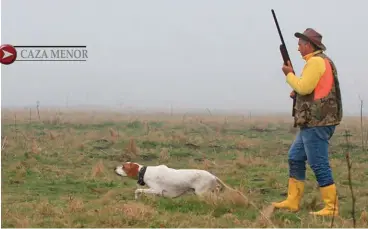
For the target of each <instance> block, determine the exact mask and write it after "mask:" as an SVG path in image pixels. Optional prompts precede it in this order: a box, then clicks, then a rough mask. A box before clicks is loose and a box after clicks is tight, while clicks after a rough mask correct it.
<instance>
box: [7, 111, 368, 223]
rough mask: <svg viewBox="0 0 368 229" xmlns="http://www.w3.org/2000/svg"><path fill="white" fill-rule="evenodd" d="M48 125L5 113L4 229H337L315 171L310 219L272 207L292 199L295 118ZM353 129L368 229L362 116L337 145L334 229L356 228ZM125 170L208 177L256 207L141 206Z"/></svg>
mask: <svg viewBox="0 0 368 229" xmlns="http://www.w3.org/2000/svg"><path fill="white" fill-rule="evenodd" d="M40 116H41V120H40V121H39V120H38V116H37V114H32V115H31V116H30V114H29V110H5V109H4V110H3V112H2V144H1V146H2V152H1V153H2V162H1V163H2V167H3V169H2V227H272V226H273V225H274V226H276V227H329V226H330V219H328V218H318V217H311V216H309V215H308V212H309V211H310V210H315V209H318V208H320V207H321V206H322V205H321V204H322V201H321V197H320V194H319V190H318V189H317V188H316V181H315V178H314V176H313V173H312V172H311V170H310V169H309V168H308V173H307V177H308V180H307V181H306V191H305V195H304V198H303V202H302V209H301V211H300V212H298V213H289V212H286V211H280V210H275V209H273V207H272V206H270V202H272V201H278V200H281V199H283V198H284V196H283V195H284V194H285V192H286V185H287V174H288V166H287V150H288V148H289V146H290V144H291V143H292V141H293V138H294V134H295V129H291V128H290V126H291V117H281V116H280V117H277V116H275V117H255V116H252V117H251V118H250V117H249V118H248V117H244V116H240V115H228V116H226V117H225V116H217V115H214V114H213V113H211V114H204V115H202V114H196V115H190V114H185V115H184V114H183V115H172V116H171V115H170V114H167V115H166V114H151V115H150V114H134V115H128V114H119V113H117V112H107V111H106V112H95V111H89V112H87V111H75V110H74V111H73V110H51V109H50V110H40ZM30 117H33V119H34V120H30ZM35 117H36V118H37V119H35ZM15 118H16V119H15ZM364 121H365V122H367V121H368V120H367V118H365V120H364ZM345 128H348V129H349V130H350V132H351V133H352V135H353V137H352V138H351V139H352V140H351V147H350V151H351V152H350V153H351V159H352V161H353V168H352V174H351V176H352V180H353V186H354V192H355V195H356V198H357V202H356V215H357V226H358V227H367V226H368V222H367V211H368V209H367V206H368V183H367V182H366V177H367V176H368V173H367V171H368V164H367V162H368V154H367V152H363V151H362V149H361V136H360V135H361V132H362V131H361V129H360V119H359V118H353V117H347V118H345V119H344V122H343V123H342V125H340V126H339V127H338V129H337V132H336V134H335V136H334V137H333V139H332V141H331V147H330V152H331V153H330V157H331V167H332V169H333V172H334V177H335V180H336V184H337V186H338V189H339V197H340V209H341V213H340V216H339V217H337V218H336V219H335V222H334V227H352V225H353V224H352V220H351V215H350V210H351V209H350V208H351V200H350V191H349V186H348V180H347V175H348V173H347V171H346V166H345V164H346V163H345V158H344V154H343V150H342V149H343V147H345V145H344V144H345V143H344V137H343V136H342V134H343V132H344V130H345ZM366 129H367V128H366ZM123 161H137V162H140V163H142V164H145V165H157V164H160V163H164V164H167V165H168V166H170V167H174V168H200V169H206V170H208V171H210V172H212V173H214V174H215V175H217V176H218V177H220V178H221V179H222V180H223V181H224V182H226V183H227V184H229V185H230V186H232V187H233V188H235V189H237V190H239V191H241V192H242V193H243V194H245V195H246V197H247V199H244V198H243V197H242V196H241V195H239V194H238V193H236V192H232V191H219V192H218V193H217V195H208V196H206V197H204V198H198V197H196V196H194V195H186V196H183V197H180V198H177V199H173V200H170V199H165V198H160V197H152V196H142V198H141V199H140V200H139V201H135V200H134V190H135V188H136V181H134V180H131V179H122V178H121V177H118V176H116V175H115V174H114V172H113V168H114V167H115V166H116V165H118V164H120V163H121V162H123Z"/></svg>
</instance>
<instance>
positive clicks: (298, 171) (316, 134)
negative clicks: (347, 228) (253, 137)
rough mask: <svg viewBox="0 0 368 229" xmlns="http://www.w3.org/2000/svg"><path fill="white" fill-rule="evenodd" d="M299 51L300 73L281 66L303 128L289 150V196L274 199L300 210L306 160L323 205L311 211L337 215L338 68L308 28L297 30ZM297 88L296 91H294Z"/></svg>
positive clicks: (296, 117)
mask: <svg viewBox="0 0 368 229" xmlns="http://www.w3.org/2000/svg"><path fill="white" fill-rule="evenodd" d="M295 37H297V38H299V42H298V46H299V47H298V51H299V52H300V54H301V55H302V57H303V59H304V60H305V61H306V64H305V66H304V68H303V72H302V74H301V76H300V77H297V76H296V75H295V74H294V70H293V68H292V67H291V64H290V62H289V63H288V65H285V64H284V65H283V66H282V71H283V72H284V74H285V76H286V82H287V83H288V84H289V85H290V86H291V88H292V89H293V90H294V91H293V92H292V93H291V94H290V96H291V97H294V98H296V105H295V107H294V109H295V115H294V124H295V125H296V126H297V127H299V128H300V131H299V132H298V134H297V135H296V138H295V140H294V142H293V144H292V145H291V147H290V149H289V152H288V163H289V180H288V196H287V199H286V200H284V201H282V202H278V203H272V204H273V206H275V208H284V209H288V210H290V211H298V210H299V207H300V202H301V199H302V196H303V193H304V181H305V176H306V161H308V164H309V166H310V167H311V169H312V170H313V173H314V175H315V176H316V179H317V182H318V185H319V188H320V192H321V196H322V199H323V201H324V204H325V205H324V208H323V209H321V210H319V211H316V212H310V214H312V215H319V216H332V215H338V212H339V210H338V197H337V191H336V185H335V183H334V179H333V177H332V171H331V168H330V164H329V158H328V146H329V140H330V138H331V137H332V135H333V134H334V131H335V128H336V126H337V125H339V124H340V122H341V119H342V116H343V109H342V100H341V92H340V86H339V80H338V77H337V70H336V67H335V65H334V63H333V61H332V60H331V59H330V58H329V57H328V56H326V54H324V51H325V50H326V47H325V45H324V44H323V43H322V35H321V34H320V33H318V32H316V31H315V30H314V29H311V28H308V29H306V30H305V31H304V32H303V33H295ZM295 92H296V93H295Z"/></svg>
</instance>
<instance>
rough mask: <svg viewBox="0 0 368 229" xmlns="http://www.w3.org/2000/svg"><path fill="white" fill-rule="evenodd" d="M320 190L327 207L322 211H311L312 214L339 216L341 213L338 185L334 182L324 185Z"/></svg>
mask: <svg viewBox="0 0 368 229" xmlns="http://www.w3.org/2000/svg"><path fill="white" fill-rule="evenodd" d="M320 190H321V196H322V199H323V202H325V207H324V208H323V209H322V210H320V211H317V212H310V214H312V215H319V216H333V215H335V216H337V215H338V214H339V208H338V205H339V201H338V198H337V194H336V193H337V192H336V185H335V184H332V185H329V186H326V187H322V188H321V189H320ZM334 209H335V210H334Z"/></svg>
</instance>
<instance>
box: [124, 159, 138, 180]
mask: <svg viewBox="0 0 368 229" xmlns="http://www.w3.org/2000/svg"><path fill="white" fill-rule="evenodd" d="M123 168H124V171H125V172H126V174H127V175H128V176H129V177H137V176H138V173H139V166H138V165H137V164H136V163H132V162H129V163H126V164H125V167H123Z"/></svg>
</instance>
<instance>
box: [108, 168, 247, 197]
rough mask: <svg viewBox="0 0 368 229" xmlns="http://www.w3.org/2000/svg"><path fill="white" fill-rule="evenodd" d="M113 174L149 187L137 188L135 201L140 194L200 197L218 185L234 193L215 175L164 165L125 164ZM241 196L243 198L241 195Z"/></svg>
mask: <svg viewBox="0 0 368 229" xmlns="http://www.w3.org/2000/svg"><path fill="white" fill-rule="evenodd" d="M115 173H116V174H118V175H120V176H123V177H130V178H133V179H138V182H137V183H138V184H139V185H142V186H143V185H147V186H148V187H149V188H148V189H142V188H137V189H136V190H135V199H138V196H139V194H142V193H145V194H153V195H159V196H163V197H169V198H175V197H179V196H181V195H183V194H185V193H187V192H190V191H194V193H195V194H196V195H199V196H201V195H203V194H205V193H208V192H213V191H215V190H216V188H217V187H218V183H219V184H220V185H221V186H222V187H225V188H227V189H230V190H233V191H236V190H234V189H232V188H230V187H229V186H227V185H226V184H225V183H224V182H223V181H222V180H220V179H219V178H218V177H216V176H215V175H213V174H211V173H209V172H207V171H205V170H200V169H172V168H169V167H167V166H166V165H158V166H142V165H140V164H138V163H134V162H126V163H123V164H122V165H120V166H117V167H116V168H115ZM236 192H238V193H240V192H239V191H236ZM241 195H242V196H243V197H244V195H243V194H241ZM244 198H245V197H244Z"/></svg>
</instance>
